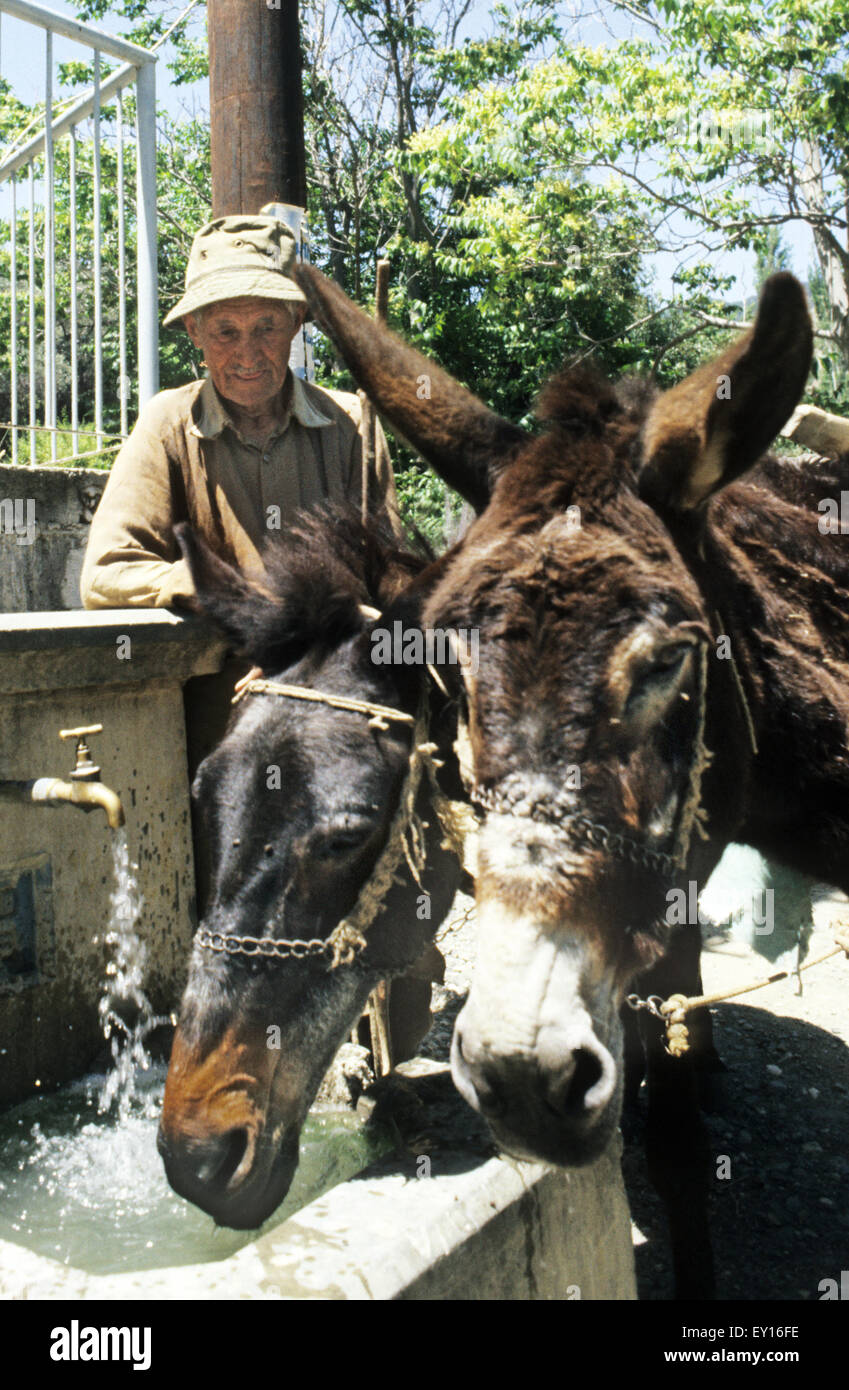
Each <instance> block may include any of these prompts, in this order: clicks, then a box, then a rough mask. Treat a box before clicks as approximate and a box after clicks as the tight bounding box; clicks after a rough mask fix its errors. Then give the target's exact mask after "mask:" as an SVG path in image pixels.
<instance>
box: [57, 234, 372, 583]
mask: <svg viewBox="0 0 849 1390" xmlns="http://www.w3.org/2000/svg"><path fill="white" fill-rule="evenodd" d="M294 263H295V241H294V237H293V235H292V233H291V231H290V230H289V228H288V227H287V226H286V224H285V223H284V222H281V221H279V220H278V219H277V218H275V217H265V216H256V217H249V216H237V217H219V218H216V219H215V221H213V222H210V223H208V224H207V225H206V226H205V227H203V228H202V229H201V231H200V232H199V233H198V235H197V236H196V237H195V240H194V242H193V244H192V250H191V254H190V257H189V265H188V270H187V272H186V291H185V294H184V295H183V297H182V299H181V300H180V301H179V303H178V304H176V305H175V306H174V308H173V309H172V310H171V312H170V313H169V314H168V316H167V318H166V319H165V323H166V325H167V324H173V323H176V322H178V321H179V320H180V319H182V320H183V322H184V324H185V327H186V329H187V330H188V333H189V335H190V337H191V339H192V342H193V343H194V344H195V346H196V347H197V348H198V349H199V350H200V351H201V353H202V354H203V357H204V362H205V366H206V367H207V370H208V371H209V376H208V377H207V378H205V379H204V380H203V381H193V382H191V383H190V384H189V385H187V386H180V387H178V388H177V389H176V390H172V391H161V392H160V393H159V395H158V396H156V397H154V399H153V400H152V401H150V402H149V403H148V404H147V405H146V406H145V408H144V410H143V411H142V413H141V415H140V417H139V420H138V423H137V424H136V427H135V429H134V430H133V432H132V434H131V436H130V438H129V439H128V440H127V442H126V444H125V445H124V446H123V448H122V449H121V451H120V453H119V454H118V457H117V458H116V460H115V464H114V466H113V468H112V472H111V474H110V477H109V481H108V483H107V484H106V488H105V490H104V493H103V497H102V499H101V502H100V505H99V507H98V509H97V512H96V514H95V517H94V520H93V522H92V525H91V531H90V534H89V541H88V548H87V551H86V556H85V562H84V564H83V572H82V578H81V581H80V589H81V593H82V600H83V604H84V605H85V607H86V608H116V607H117V608H124V607H135V606H139V607H157V608H167V607H188V608H192V607H194V606H195V601H194V589H193V586H192V582H191V578H190V575H189V572H188V568H187V566H186V563H185V561H184V560H182V559H181V558H180V554H179V549H178V547H177V544H176V541H175V539H174V525H175V523H177V522H179V521H189V522H191V524H192V525H193V526H194V527H195V529H196V530H197V532H198V533H199V534H200V535H201V536H202V537H203V538H204V540H206V541H207V542H208V543H209V544H210V546H212V548H213V549H214V550H215V551H216V552H217V553H218V554H219V555H220V556H221V557H222V558H223V559H225V560H227V561H229V562H230V563H231V564H233V565H234V566H236V568H238V569H240V570H242V571H243V572H244V573H246V574H254V575H255V576H257V577H261V575H262V562H261V559H260V551H261V547H262V543H263V541H264V540H265V539H266V537H267V536H268V535H269V534H273V532H274V531H275V530H279V529H281V528H282V527H283V526H285V524H286V522H287V520H288V519H289V518H291V516H292V515H293V513H294V512H295V511H296V510H297V509H298V508H299V507H304V506H311V505H314V504H315V503H317V502H319V501H321V500H323V499H329V500H339V501H341V500H342V499H345V498H349V499H350V500H352V501H359V499H360V496H361V486H362V483H361V479H362V459H363V443H362V439H361V437H360V433H359V427H360V423H361V411H360V400H359V397H358V396H355V395H348V394H345V393H343V392H340V391H328V390H324V389H323V388H321V387H319V386H315V385H312V384H310V383H308V382H305V381H301V380H300V378H298V377H296V376H294V374H293V373H292V372H291V371H290V370H289V353H290V351H291V346H292V340H293V338H294V337H295V334H296V333H297V332H298V330H299V329H300V327H301V324H302V323H303V320H304V315H305V312H306V300H305V298H304V295H303V294H302V293H301V291H300V290H299V289H298V286H297V285H296V284H295V282H294V280H293V279H292V278H291V273H292V268H293V266H294ZM376 433H377V440H376V449H375V474H374V477H372V478H370V479H369V498H370V505H371V506H372V508H373V509H377V508H382V509H384V510H385V511H386V512H387V514H388V515H389V517H390V519H391V520H392V522H393V524H395V525H396V526H397V508H396V501H395V489H394V483H393V479H392V470H391V466H390V463H389V456H388V452H387V449H386V441H385V439H384V437H383V433H382V431H381V429H380V427H379V426H378V427H377V432H376Z"/></svg>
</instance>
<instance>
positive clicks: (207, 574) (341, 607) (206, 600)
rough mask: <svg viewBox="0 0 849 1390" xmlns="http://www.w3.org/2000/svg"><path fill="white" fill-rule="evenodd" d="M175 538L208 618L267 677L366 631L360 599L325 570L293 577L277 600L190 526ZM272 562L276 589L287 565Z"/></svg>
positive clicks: (183, 527) (278, 560)
mask: <svg viewBox="0 0 849 1390" xmlns="http://www.w3.org/2000/svg"><path fill="white" fill-rule="evenodd" d="M174 534H175V536H176V537H177V543H178V545H179V546H180V549H181V551H182V553H183V556H184V558H185V559H186V561H187V562H188V565H189V569H190V571H191V575H192V579H193V581H194V585H195V589H196V590H197V598H198V603H199V604H200V606H201V608H202V610H203V612H204V613H205V614H206V615H207V617H209V618H211V620H212V621H213V622H214V623H215V624H216V625H217V626H218V627H219V628H221V631H222V632H223V633H224V635H225V637H227V638H228V639H229V641H230V642H231V643H232V646H233V649H234V651H236V652H238V653H239V655H243V656H246V657H249V658H250V660H252V661H253V662H254V663H255V664H256V665H257V666H261V667H262V668H263V670H264V671H283V670H285V669H286V667H287V666H291V665H293V664H294V663H295V662H296V661H299V660H300V659H301V657H302V656H303V655H304V654H305V652H307V651H308V650H309V649H310V647H311V646H313V645H314V644H315V643H316V642H319V641H323V642H326V643H328V644H333V643H334V642H342V641H344V640H345V639H346V638H347V637H351V636H353V635H354V634H355V633H358V632H360V631H361V630H362V627H363V615H362V612H361V610H360V606H359V604H358V602H357V599H356V597H355V595H354V594H352V593H349V592H348V591H347V590H346V589H344V588H342V589H340V588H339V587H338V586H336V585H334V584H333V583H331V582H328V577H327V575H326V574H325V572H324V571H323V570H322V571H319V572H317V573H316V572H314V571H304V572H298V573H297V574H289V576H288V579H289V582H288V584H287V586H286V591H285V594H284V595H282V596H281V597H275V595H274V594H273V593H269V591H268V590H267V589H265V588H263V587H262V586H261V585H260V584H256V583H251V581H250V580H248V579H246V578H245V576H244V575H242V574H239V572H238V570H235V569H233V568H232V566H231V565H228V564H227V563H226V561H224V560H221V559H219V557H218V556H217V555H216V554H214V552H213V551H212V550H210V548H209V546H208V545H207V544H206V542H205V541H202V540H201V539H200V537H199V536H198V535H196V534H195V532H194V531H193V530H192V528H191V527H190V526H187V525H186V523H185V522H181V523H180V524H179V525H178V526H175V527H174ZM266 559H267V560H268V563H269V566H270V569H269V574H270V575H271V579H272V583H273V579H274V573H275V571H276V570H277V569H278V568H279V567H280V565H281V564H284V563H285V561H284V559H283V557H281V556H280V555H275V554H274V553H273V552H270V553H268V554H267V556H266Z"/></svg>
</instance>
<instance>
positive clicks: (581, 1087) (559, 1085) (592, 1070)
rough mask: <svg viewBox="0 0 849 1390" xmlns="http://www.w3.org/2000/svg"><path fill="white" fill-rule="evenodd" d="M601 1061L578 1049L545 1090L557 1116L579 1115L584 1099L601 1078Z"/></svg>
mask: <svg viewBox="0 0 849 1390" xmlns="http://www.w3.org/2000/svg"><path fill="white" fill-rule="evenodd" d="M602 1073H603V1068H602V1065H601V1061H600V1060H599V1058H598V1057H597V1056H596V1054H595V1053H594V1052H591V1051H590V1050H589V1049H588V1048H585V1047H579V1048H578V1049H577V1051H576V1052H575V1053H573V1055H572V1058H571V1061H570V1063H569V1065H568V1067H567V1068H565V1069H564V1071H562V1072H561V1073H560V1075H559V1076H557V1077H556V1078H555V1079H553V1080H552V1081H551V1082H550V1083H549V1085H548V1086H547V1088H546V1091H547V1100H548V1103H549V1105H550V1106H551V1108H552V1109H553V1110H555V1111H556V1112H557V1114H558V1115H579V1114H580V1112H581V1111H583V1110H584V1109H585V1108H586V1098H587V1095H588V1094H589V1092H590V1091H591V1090H592V1088H593V1086H595V1085H596V1084H597V1083H598V1082H599V1081H600V1080H601V1077H602Z"/></svg>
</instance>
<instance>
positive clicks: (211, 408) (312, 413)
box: [191, 372, 333, 439]
mask: <svg viewBox="0 0 849 1390" xmlns="http://www.w3.org/2000/svg"><path fill="white" fill-rule="evenodd" d="M293 415H294V417H295V419H296V420H297V421H298V423H299V424H301V425H304V426H305V427H306V428H307V429H320V428H322V427H323V426H324V425H332V424H333V421H332V420H331V419H330V418H329V416H327V415H325V414H323V413H322V411H321V410H319V409H318V407H317V406H316V405H314V404H313V402H312V401H311V400H310V398H309V395H308V394H307V388H306V386H305V385H304V382H303V381H302V380H301V378H300V377H299V376H296V375H295V374H294V372H293V373H292V399H291V401H290V403H289V412H288V414H287V416H286V419H285V420H284V421H283V422H282V423H281V426H280V433H281V434H282V433H283V432H284V431H285V430H286V428H287V427H288V425H289V421H290V419H291V417H292V416H293ZM228 425H229V427H230V429H231V430H233V432H234V434H238V433H239V432H238V430H237V429H236V426H235V425H234V423H233V420H232V419H231V417H230V415H229V414H228V412H227V409H226V407H225V405H224V402H223V401H222V399H221V397H220V396H219V394H218V392H217V391H216V389H215V387H214V386H213V384H212V377H209V376H208V377H205V378H204V381H203V385H202V386H201V388H200V391H199V392H198V397H197V404H196V406H195V423H194V424H193V425H192V427H191V432H192V434H195V435H197V436H198V437H199V438H201V439H217V438H218V436H219V435H220V434H221V432H222V430H224V429H225V428H226V426H228Z"/></svg>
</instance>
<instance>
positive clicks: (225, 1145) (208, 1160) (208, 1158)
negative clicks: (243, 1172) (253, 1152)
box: [195, 1129, 248, 1188]
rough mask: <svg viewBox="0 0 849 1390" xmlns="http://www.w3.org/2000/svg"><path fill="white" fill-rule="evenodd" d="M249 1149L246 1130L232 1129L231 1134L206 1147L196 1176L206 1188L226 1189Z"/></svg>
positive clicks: (224, 1135)
mask: <svg viewBox="0 0 849 1390" xmlns="http://www.w3.org/2000/svg"><path fill="white" fill-rule="evenodd" d="M247 1147H248V1132H247V1130H246V1129H231V1130H230V1133H229V1134H222V1135H219V1137H218V1138H217V1139H215V1140H214V1141H213V1142H212V1143H211V1144H208V1145H205V1146H204V1148H205V1152H204V1153H203V1156H202V1157H201V1160H200V1162H199V1163H197V1164H196V1166H195V1174H196V1176H197V1178H198V1180H199V1181H200V1182H201V1183H203V1185H204V1186H205V1187H208V1186H212V1185H213V1184H214V1185H215V1186H216V1187H219V1188H224V1187H226V1186H227V1184H228V1183H229V1181H230V1179H231V1178H232V1176H233V1174H234V1173H235V1171H236V1169H237V1168H238V1166H239V1164H240V1163H241V1161H242V1159H243V1158H244V1156H245V1150H246V1149H247Z"/></svg>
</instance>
